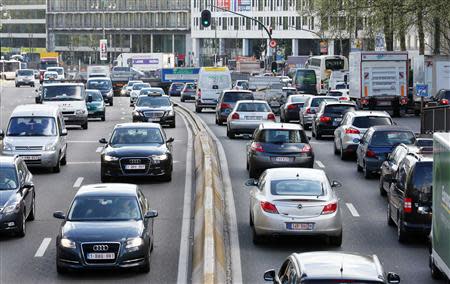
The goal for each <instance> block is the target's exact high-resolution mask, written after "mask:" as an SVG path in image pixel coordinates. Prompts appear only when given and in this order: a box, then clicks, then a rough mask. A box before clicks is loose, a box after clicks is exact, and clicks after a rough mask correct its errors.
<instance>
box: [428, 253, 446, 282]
mask: <svg viewBox="0 0 450 284" xmlns="http://www.w3.org/2000/svg"><path fill="white" fill-rule="evenodd" d="M430 269H431V278H433V279H435V280H441V279H442V278H443V276H444V275H443V274H442V272H441V271H440V270H439V268H438V267H437V266H436V264H434V260H433V258H432V257H431V254H430Z"/></svg>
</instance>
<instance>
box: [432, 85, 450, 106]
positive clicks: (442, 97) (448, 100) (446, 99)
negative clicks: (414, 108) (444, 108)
mask: <svg viewBox="0 0 450 284" xmlns="http://www.w3.org/2000/svg"><path fill="white" fill-rule="evenodd" d="M432 100H433V101H435V102H436V103H437V104H438V105H448V104H450V90H446V89H442V90H439V92H437V94H436V95H435V96H434V97H433V99H432Z"/></svg>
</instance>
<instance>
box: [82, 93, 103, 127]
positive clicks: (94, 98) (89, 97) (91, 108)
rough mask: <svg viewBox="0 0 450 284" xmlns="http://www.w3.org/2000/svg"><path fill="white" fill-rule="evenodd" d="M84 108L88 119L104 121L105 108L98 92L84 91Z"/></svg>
mask: <svg viewBox="0 0 450 284" xmlns="http://www.w3.org/2000/svg"><path fill="white" fill-rule="evenodd" d="M86 108H87V110H88V117H89V118H100V119H101V120H102V121H105V119H106V116H105V112H106V106H105V102H104V100H103V96H102V93H101V92H100V91H99V90H90V89H87V90H86Z"/></svg>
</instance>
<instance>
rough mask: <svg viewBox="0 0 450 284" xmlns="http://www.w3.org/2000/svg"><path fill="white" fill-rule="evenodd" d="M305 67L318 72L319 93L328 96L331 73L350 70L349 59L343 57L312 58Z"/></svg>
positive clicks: (325, 56) (320, 56)
mask: <svg viewBox="0 0 450 284" xmlns="http://www.w3.org/2000/svg"><path fill="white" fill-rule="evenodd" d="M305 67H306V68H307V69H311V70H314V72H316V78H317V91H318V93H319V94H326V92H327V91H328V82H329V79H330V75H331V72H332V71H338V70H348V59H347V57H345V56H342V55H319V56H311V57H310V58H308V60H307V61H306V64H305Z"/></svg>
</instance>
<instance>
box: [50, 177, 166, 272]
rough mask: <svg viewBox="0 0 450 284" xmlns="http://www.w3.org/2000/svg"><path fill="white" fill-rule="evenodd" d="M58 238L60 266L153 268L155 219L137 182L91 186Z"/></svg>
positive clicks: (79, 196) (67, 217) (85, 188)
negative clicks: (151, 261) (152, 252)
mask: <svg viewBox="0 0 450 284" xmlns="http://www.w3.org/2000/svg"><path fill="white" fill-rule="evenodd" d="M53 216H54V217H55V218H57V219H62V220H63V222H62V224H61V229H60V230H59V234H58V236H57V238H56V269H57V272H58V273H65V272H68V271H69V270H77V269H86V268H87V269H98V268H103V269H106V268H136V269H139V270H141V271H142V272H149V271H150V253H151V251H152V250H153V240H154V239H153V218H155V217H157V216H158V212H157V211H154V210H150V208H149V205H148V201H147V199H146V198H145V196H144V194H143V193H142V191H141V190H140V189H139V187H138V186H137V185H134V184H113V183H111V184H91V185H85V186H82V187H81V188H80V189H79V190H78V192H77V193H76V195H75V197H74V199H73V201H72V204H71V205H70V208H69V210H68V211H67V214H65V213H64V212H62V211H57V212H55V213H53Z"/></svg>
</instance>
